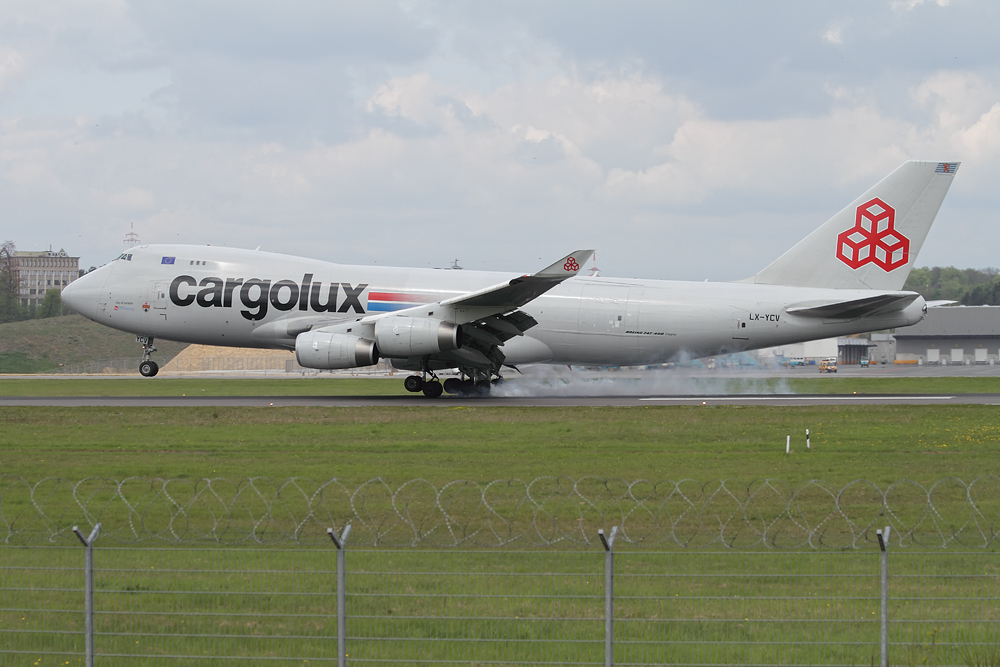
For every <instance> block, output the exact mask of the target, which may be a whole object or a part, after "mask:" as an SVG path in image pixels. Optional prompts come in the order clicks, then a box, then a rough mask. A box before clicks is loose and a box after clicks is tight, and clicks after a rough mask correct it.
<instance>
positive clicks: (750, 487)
mask: <svg viewBox="0 0 1000 667" xmlns="http://www.w3.org/2000/svg"><path fill="white" fill-rule="evenodd" d="M98 523H100V524H101V525H102V529H101V539H102V542H115V543H118V544H122V545H128V544H149V545H150V546H152V545H155V544H169V543H174V544H199V543H200V544H216V545H220V546H221V545H230V546H255V545H262V546H263V545H274V546H282V545H286V546H293V545H301V546H309V545H318V544H326V543H327V539H328V538H327V530H328V529H330V528H332V529H334V530H336V531H340V530H342V529H343V527H344V526H346V525H347V524H350V525H351V526H352V527H353V528H352V529H353V533H352V538H351V541H352V543H353V544H354V545H356V546H365V547H416V546H421V547H433V548H455V547H462V548H490V549H496V548H516V549H524V548H545V547H556V548H562V549H574V548H586V547H594V546H597V545H598V544H599V543H598V542H597V539H596V536H597V531H598V529H607V528H609V527H610V526H612V525H615V526H618V527H619V531H620V532H619V536H618V540H619V545H620V546H623V545H628V546H629V547H634V548H655V549H664V548H668V549H675V548H679V549H720V548H721V549H816V550H818V549H878V540H877V536H876V529H877V528H881V527H882V526H883V525H889V526H891V527H892V541H893V545H894V546H898V547H902V548H921V549H948V548H963V549H970V548H971V549H989V548H992V547H995V546H996V545H997V538H998V535H997V528H998V524H1000V477H995V476H983V477H979V478H977V479H975V480H973V481H971V482H964V481H962V480H960V479H957V478H954V477H948V478H944V479H941V480H938V481H936V482H934V483H932V484H927V485H924V484H920V483H917V482H915V481H911V480H900V481H897V482H894V483H891V484H888V485H883V486H879V485H877V484H875V483H873V482H870V481H867V480H863V479H858V480H854V481H852V482H849V483H847V484H844V485H833V484H829V483H826V482H823V481H819V480H810V481H807V482H804V483H801V484H798V485H790V484H787V483H785V482H781V481H778V480H772V479H764V480H755V481H751V482H741V481H737V480H715V481H710V482H696V481H694V480H680V481H670V480H664V481H649V480H634V481H628V480H624V479H615V478H597V477H584V478H580V479H573V478H569V477H559V476H548V477H538V478H536V479H534V480H530V481H523V480H518V479H512V480H493V481H489V482H476V481H469V480H456V481H451V482H447V483H444V484H434V483H432V482H430V481H428V480H424V479H414V480H409V481H406V482H404V483H401V484H398V485H393V484H390V482H389V481H387V480H385V479H383V478H381V477H379V478H375V479H370V480H367V481H364V482H361V483H357V484H351V483H349V482H347V481H345V480H341V479H336V478H335V479H329V480H326V481H314V480H310V479H307V478H303V477H294V478H288V479H282V480H272V479H269V478H266V477H251V478H246V479H240V480H228V479H222V478H203V479H160V478H143V477H129V478H125V479H121V480H116V479H109V478H99V477H90V478H86V479H82V480H67V479H64V478H59V477H48V478H45V479H42V480H39V481H37V482H29V481H28V480H25V479H23V478H20V477H16V476H9V475H7V476H0V542H3V543H6V544H43V543H49V544H60V543H64V544H71V543H73V541H74V540H75V539H76V537H75V536H74V534H73V533H72V527H73V526H75V525H79V526H90V527H92V526H95V525H97V524H98Z"/></svg>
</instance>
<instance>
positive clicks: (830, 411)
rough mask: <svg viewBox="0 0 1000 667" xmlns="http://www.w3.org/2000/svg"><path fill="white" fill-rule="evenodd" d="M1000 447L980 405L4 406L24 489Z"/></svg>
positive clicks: (525, 471)
mask: <svg viewBox="0 0 1000 667" xmlns="http://www.w3.org/2000/svg"><path fill="white" fill-rule="evenodd" d="M806 428H809V429H810V431H811V433H812V443H813V449H812V450H811V451H806V450H805V442H804V440H805V436H804V434H805V429H806ZM787 434H791V435H792V436H793V439H794V440H793V442H794V445H793V450H794V451H793V454H792V455H790V456H788V455H786V454H785V453H784V450H785V436H786V435H787ZM998 454H1000V412H998V411H997V410H996V408H993V407H991V406H975V405H969V406H902V405H893V406H863V407H851V408H838V407H804V408H776V407H718V406H703V407H677V406H675V407H661V406H651V407H636V408H631V407H628V408H616V407H604V408H548V409H537V408H478V407H455V408H440V407H407V408H394V407H357V408H309V407H289V408H246V407H230V408H222V407H205V408H148V407H136V408H104V407H85V408H49V407H7V408H4V409H3V410H2V411H0V473H2V474H9V475H18V476H21V477H24V478H26V479H29V480H37V479H40V478H42V477H46V476H53V475H54V476H59V477H63V478H69V479H80V478H83V477H89V476H103V477H115V478H120V477H126V476H133V475H140V476H162V477H187V478H200V477H230V478H242V477H247V476H256V475H265V476H270V477H273V478H283V477H292V476H306V477H311V478H313V479H328V478H331V477H339V478H343V479H347V480H351V481H354V482H360V481H364V480H367V479H370V478H373V477H378V476H382V477H385V478H387V479H389V480H390V481H391V482H394V483H398V482H402V481H405V480H408V479H413V478H426V479H428V480H431V481H433V482H435V483H440V482H446V481H450V480H455V479H470V480H484V479H487V480H489V479H498V478H499V479H510V478H515V477H516V478H521V479H533V478H535V477H538V476H541V475H568V476H572V477H582V476H587V475H594V476H598V477H617V478H624V479H640V478H642V479H683V478H690V479H695V480H701V481H708V480H713V479H719V478H737V479H743V480H750V479H754V478H761V477H767V478H778V479H783V480H786V481H789V482H797V481H803V480H807V479H823V480H825V481H828V482H831V483H834V484H840V483H844V482H847V481H850V480H853V479H856V478H867V479H869V480H871V481H873V482H876V483H887V482H892V481H896V480H898V479H901V478H909V479H914V480H916V481H919V482H922V483H926V482H931V481H935V480H937V479H940V478H942V477H946V476H957V477H960V478H962V479H965V480H971V479H972V478H975V477H978V476H981V475H985V474H997V473H998V472H1000V464H998V462H1000V457H998Z"/></svg>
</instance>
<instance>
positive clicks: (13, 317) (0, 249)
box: [0, 241, 25, 322]
mask: <svg viewBox="0 0 1000 667" xmlns="http://www.w3.org/2000/svg"><path fill="white" fill-rule="evenodd" d="M24 317H25V308H24V306H22V305H21V280H20V277H19V276H18V273H17V266H16V265H15V262H14V242H13V241H4V242H3V244H2V245H0V322H15V321H17V320H20V319H24Z"/></svg>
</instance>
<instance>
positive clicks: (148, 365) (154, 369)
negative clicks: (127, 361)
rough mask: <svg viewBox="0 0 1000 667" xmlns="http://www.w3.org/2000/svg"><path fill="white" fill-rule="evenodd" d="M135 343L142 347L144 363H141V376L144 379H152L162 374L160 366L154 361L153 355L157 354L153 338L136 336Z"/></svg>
mask: <svg viewBox="0 0 1000 667" xmlns="http://www.w3.org/2000/svg"><path fill="white" fill-rule="evenodd" d="M135 342H137V343H139V344H140V345H142V361H141V362H139V374H140V375H142V376H143V377H147V378H151V377H153V376H154V375H156V374H157V373H159V372H160V366H159V364H157V363H156V362H155V361H153V359H152V357H153V353H154V352H156V348H155V347H153V337H152V336H136V337H135Z"/></svg>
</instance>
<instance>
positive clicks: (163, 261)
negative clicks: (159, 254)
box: [160, 257, 177, 264]
mask: <svg viewBox="0 0 1000 667" xmlns="http://www.w3.org/2000/svg"><path fill="white" fill-rule="evenodd" d="M175 259H177V258H176V257H164V258H163V259H161V260H160V264H173V263H174V260H175Z"/></svg>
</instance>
